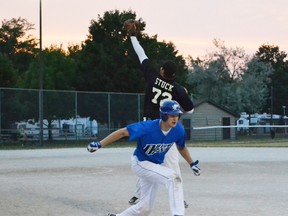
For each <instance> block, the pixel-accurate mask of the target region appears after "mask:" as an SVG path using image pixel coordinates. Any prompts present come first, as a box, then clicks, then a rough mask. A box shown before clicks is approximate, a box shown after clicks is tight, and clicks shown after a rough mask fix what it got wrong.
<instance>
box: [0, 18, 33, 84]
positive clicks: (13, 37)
mask: <svg viewBox="0 0 288 216" xmlns="http://www.w3.org/2000/svg"><path fill="white" fill-rule="evenodd" d="M32 29H33V25H32V24H31V23H29V22H28V21H27V20H26V19H22V18H21V17H19V18H17V19H15V18H13V19H11V20H8V21H7V20H4V21H2V25H1V28H0V53H1V54H2V55H4V56H6V57H7V58H8V59H9V60H10V61H11V63H12V65H13V68H14V70H15V71H16V72H17V75H18V77H19V76H21V75H22V74H23V73H24V72H25V71H26V70H27V68H28V67H29V65H30V62H31V61H32V60H33V59H34V57H35V55H36V52H37V49H36V46H37V41H36V39H35V38H33V37H32V36H31V35H28V36H27V35H26V34H27V32H28V31H29V30H32ZM11 70H13V69H11ZM11 84H14V85H13V86H9V87H16V86H15V84H16V82H15V81H13V82H11Z"/></svg>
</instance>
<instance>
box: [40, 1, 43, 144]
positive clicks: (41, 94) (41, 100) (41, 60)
mask: <svg viewBox="0 0 288 216" xmlns="http://www.w3.org/2000/svg"><path fill="white" fill-rule="evenodd" d="M39 37H40V49H39V64H40V67H39V124H40V131H39V144H40V146H43V73H44V62H43V50H42V1H41V0H40V5H39Z"/></svg>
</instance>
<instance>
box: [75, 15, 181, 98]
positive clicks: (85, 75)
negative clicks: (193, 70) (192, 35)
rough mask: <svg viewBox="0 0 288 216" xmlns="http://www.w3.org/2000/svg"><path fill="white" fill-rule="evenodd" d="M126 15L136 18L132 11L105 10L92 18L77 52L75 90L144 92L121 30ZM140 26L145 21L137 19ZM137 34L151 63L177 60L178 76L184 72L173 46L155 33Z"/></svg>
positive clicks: (128, 43)
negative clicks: (77, 65)
mask: <svg viewBox="0 0 288 216" xmlns="http://www.w3.org/2000/svg"><path fill="white" fill-rule="evenodd" d="M128 18H131V19H136V14H135V13H134V12H132V11H123V12H119V11H118V10H115V11H108V12H105V13H104V15H103V17H100V16H99V15H98V20H97V21H96V20H92V21H91V26H90V27H89V36H88V39H87V40H85V42H84V43H83V44H82V51H81V52H80V53H79V55H78V60H77V61H78V62H79V70H78V71H79V73H81V76H80V74H79V84H78V88H77V89H78V90H85V91H102V92H103V91H104V92H107V91H109V92H143V90H144V84H145V83H144V81H143V78H142V75H140V76H139V73H140V72H139V71H140V67H139V66H140V65H139V60H138V58H137V56H136V54H135V52H134V50H133V48H132V45H131V42H130V39H129V37H127V35H126V34H125V32H122V25H123V23H124V21H125V20H126V19H128ZM139 22H140V26H141V29H142V30H144V29H145V26H146V23H145V22H144V21H142V19H139ZM138 38H139V40H140V42H141V44H142V45H143V47H145V51H146V52H147V55H148V56H149V58H150V59H151V60H152V64H153V65H155V66H156V65H157V67H159V64H160V59H161V60H165V59H170V60H175V62H176V63H179V69H180V70H179V71H180V72H179V74H180V76H179V79H182V80H185V78H183V77H184V76H185V75H187V67H186V66H185V61H184V59H183V58H182V56H176V55H177V51H176V50H175V46H174V45H173V44H172V43H171V42H170V43H166V42H164V41H163V42H158V41H157V36H152V37H149V36H148V35H147V34H144V33H140V35H138Z"/></svg>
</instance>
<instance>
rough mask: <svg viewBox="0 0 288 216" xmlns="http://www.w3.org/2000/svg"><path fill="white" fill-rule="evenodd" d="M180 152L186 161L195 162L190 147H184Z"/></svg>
mask: <svg viewBox="0 0 288 216" xmlns="http://www.w3.org/2000/svg"><path fill="white" fill-rule="evenodd" d="M179 152H180V154H181V156H182V157H183V158H184V159H185V160H186V162H187V163H188V164H189V165H190V164H192V163H193V162H194V161H193V159H192V157H191V155H190V153H189V151H188V149H187V147H185V148H183V149H180V150H179Z"/></svg>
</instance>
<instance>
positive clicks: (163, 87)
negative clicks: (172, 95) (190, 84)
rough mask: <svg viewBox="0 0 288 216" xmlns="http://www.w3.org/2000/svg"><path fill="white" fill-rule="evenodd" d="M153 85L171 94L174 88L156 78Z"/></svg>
mask: <svg viewBox="0 0 288 216" xmlns="http://www.w3.org/2000/svg"><path fill="white" fill-rule="evenodd" d="M155 85H157V86H159V87H161V88H162V89H165V90H167V91H169V92H172V89H173V87H174V86H173V85H171V84H169V83H167V82H165V81H163V80H161V79H159V78H156V80H155Z"/></svg>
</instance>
